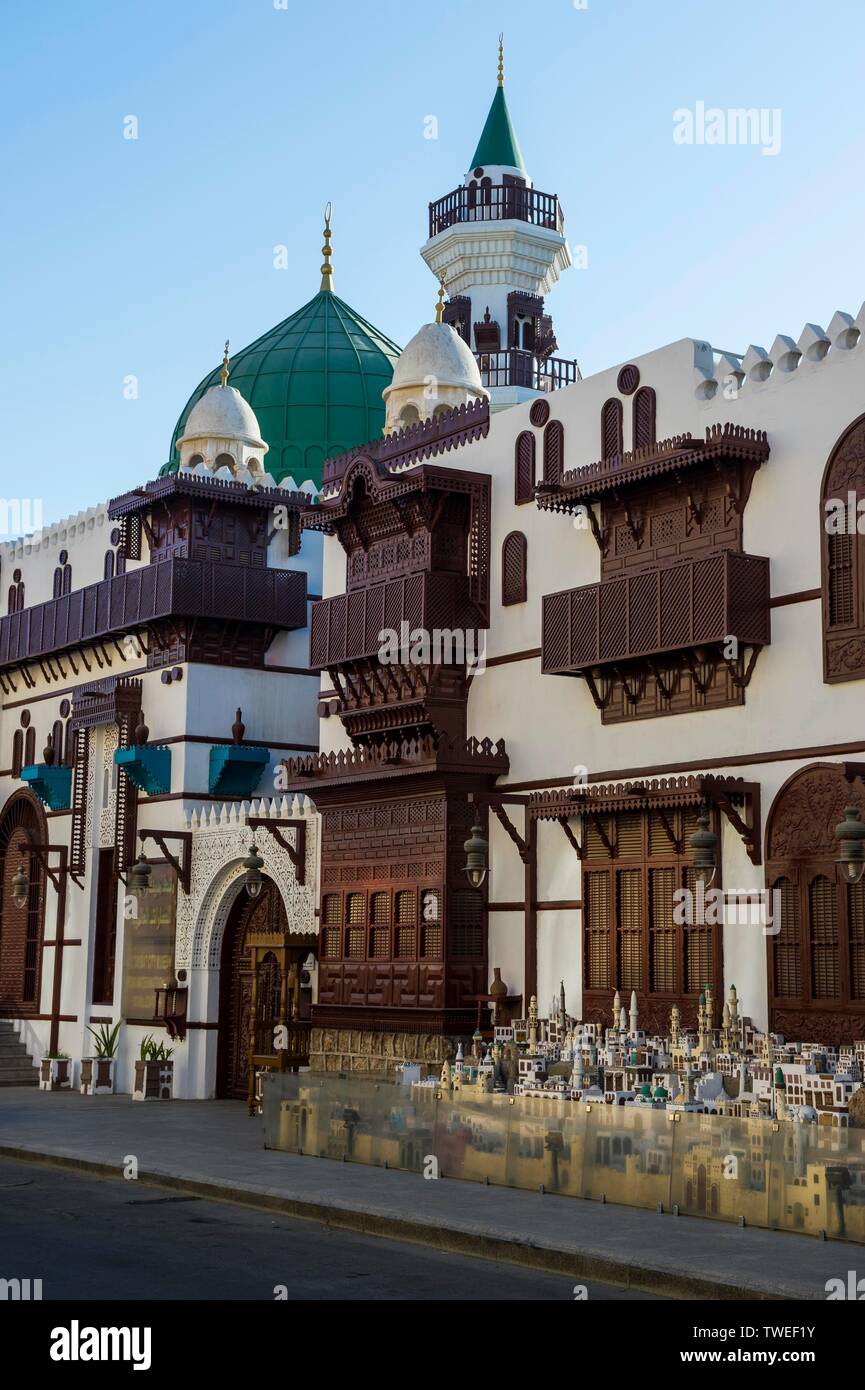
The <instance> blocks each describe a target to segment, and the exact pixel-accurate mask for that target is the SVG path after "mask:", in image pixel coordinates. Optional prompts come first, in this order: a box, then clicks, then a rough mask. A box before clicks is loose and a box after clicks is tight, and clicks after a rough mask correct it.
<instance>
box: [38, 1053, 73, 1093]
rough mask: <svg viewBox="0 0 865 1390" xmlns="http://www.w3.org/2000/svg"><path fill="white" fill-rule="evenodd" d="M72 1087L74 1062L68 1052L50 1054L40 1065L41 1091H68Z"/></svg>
mask: <svg viewBox="0 0 865 1390" xmlns="http://www.w3.org/2000/svg"><path fill="white" fill-rule="evenodd" d="M71 1085H72V1062H71V1061H70V1058H69V1053H68V1052H49V1053H47V1054H46V1056H44V1057H43V1058H42V1061H41V1062H40V1064H39V1089H40V1091H66V1090H68V1089H69V1087H70V1086H71Z"/></svg>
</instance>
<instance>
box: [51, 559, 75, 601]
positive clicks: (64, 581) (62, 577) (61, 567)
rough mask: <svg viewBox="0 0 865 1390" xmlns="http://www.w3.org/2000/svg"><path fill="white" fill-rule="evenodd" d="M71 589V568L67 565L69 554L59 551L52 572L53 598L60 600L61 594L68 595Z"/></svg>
mask: <svg viewBox="0 0 865 1390" xmlns="http://www.w3.org/2000/svg"><path fill="white" fill-rule="evenodd" d="M71 589H72V566H71V565H70V563H69V553H68V551H66V550H61V552H60V554H59V555H58V556H57V568H56V569H55V571H54V597H55V598H60V596H61V595H62V594H68V593H69V592H70V591H71Z"/></svg>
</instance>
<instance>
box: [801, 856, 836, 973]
mask: <svg viewBox="0 0 865 1390" xmlns="http://www.w3.org/2000/svg"><path fill="white" fill-rule="evenodd" d="M808 938H809V942H810V947H811V993H812V995H813V996H814V998H815V999H837V998H838V994H839V980H838V974H839V971H838V964H839V962H838V888H837V884H835V883H834V882H833V881H832V880H831V879H829V878H827V877H826V876H825V875H824V874H817V875H816V877H814V878H812V880H811V882H810V883H809V885H808Z"/></svg>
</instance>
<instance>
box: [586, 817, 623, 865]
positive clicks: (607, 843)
mask: <svg viewBox="0 0 865 1390" xmlns="http://www.w3.org/2000/svg"><path fill="white" fill-rule="evenodd" d="M586 811H587V814H588V816H589V817H590V819H591V820H593V821H594V823H595V829H596V830H597V832H598V834H599V835H600V837H601V839H602V840H603V842H604V848H605V849H606V851H607V854H608V855H609V856H610V858H611V859H616V858H617V857H618V848H619V847H618V845H617V846H616V848H615V849H613V846H612V844H611V843H610V837H609V836H608V834H607V832H606V830H605V829H604V827H603V824H602V822H601V819H600V817H599V816H598V814H597V812H596V811H592V810H590V809H589V808H588V807H587V808H586Z"/></svg>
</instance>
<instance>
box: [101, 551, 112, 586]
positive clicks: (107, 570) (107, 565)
mask: <svg viewBox="0 0 865 1390" xmlns="http://www.w3.org/2000/svg"><path fill="white" fill-rule="evenodd" d="M102 578H103V579H113V578H114V551H113V550H106V552H105V560H104V562H103V565H102Z"/></svg>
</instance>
